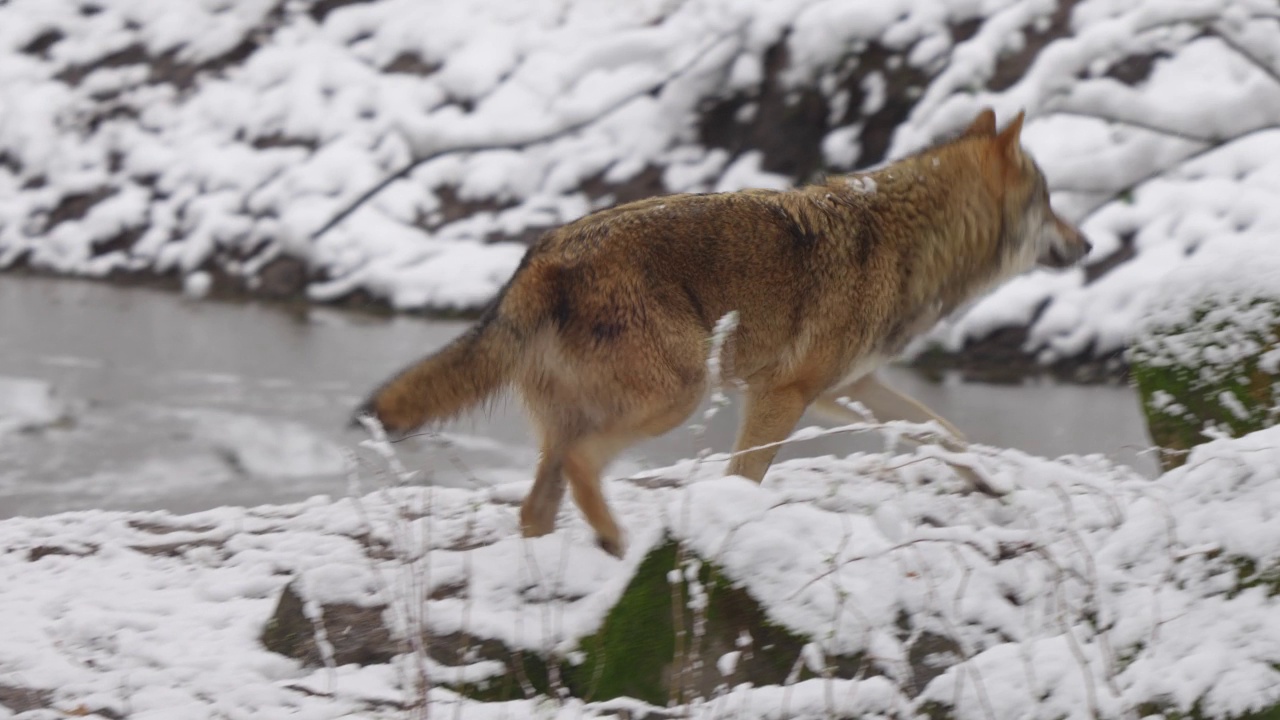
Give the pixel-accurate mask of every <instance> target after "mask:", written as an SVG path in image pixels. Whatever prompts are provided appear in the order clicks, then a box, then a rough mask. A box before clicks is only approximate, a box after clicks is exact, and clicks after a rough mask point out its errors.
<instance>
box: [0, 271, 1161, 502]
mask: <svg viewBox="0 0 1280 720" xmlns="http://www.w3.org/2000/svg"><path fill="white" fill-rule="evenodd" d="M465 327H466V323H462V322H441V321H428V320H422V319H419V318H409V317H392V318H381V317H373V316H368V315H361V314H354V313H347V312H342V311H336V310H328V309H323V308H320V309H316V308H312V309H306V310H298V309H292V310H291V309H288V308H284V307H280V306H271V305H261V304H238V303H213V302H193V301H190V300H186V299H184V298H182V297H181V296H178V295H174V294H171V293H166V292H161V291H155V290H148V289H140V288H122V287H116V286H111V285H107V284H101V283H92V282H82V281H73V280H57V279H44V278H28V277H16V276H0V379H8V380H13V379H22V380H25V381H27V384H28V385H31V384H32V381H35V382H39V383H46V384H48V385H50V386H52V388H53V390H54V392H55V393H56V396H57V398H58V401H59V402H60V403H61V404H62V406H63V407H64V408H65V413H64V414H65V415H66V418H67V419H66V420H65V421H62V422H58V423H55V424H54V425H53V426H51V427H47V428H44V429H41V430H39V431H36V432H8V433H4V432H0V517H9V516H14V515H40V514H48V513H53V512H60V511H64V510H79V509H89V508H116V509H160V508H163V509H170V510H175V511H193V510H199V509H203V508H208V507H214V506H218V505H225V504H237V505H245V504H259V503H266V502H288V501H294V500H300V499H304V498H306V497H310V496H312V495H316V494H322V493H323V494H329V495H342V494H345V493H347V492H348V477H347V474H346V473H345V472H344V471H343V455H342V451H343V449H344V448H351V447H353V446H355V445H356V444H357V443H358V442H359V441H360V440H361V439H362V437H363V435H362V434H361V433H360V432H359V431H355V430H351V429H349V428H347V426H346V423H347V418H348V415H349V413H350V410H351V408H353V407H354V406H355V405H356V404H357V403H358V402H359V401H360V400H361V399H362V398H363V397H364V395H365V393H367V392H368V391H369V389H370V388H372V387H373V386H374V385H376V384H377V383H378V382H379V381H381V380H382V379H384V378H385V377H386V376H387V375H388V374H390V373H391V372H393V371H395V370H397V369H399V368H400V367H401V366H403V365H405V364H406V363H408V362H409V361H410V360H412V359H415V358H417V357H419V356H421V355H423V354H425V353H427V352H429V351H430V350H432V349H434V348H436V347H439V346H440V345H442V344H444V343H445V342H447V341H448V340H449V339H450V338H452V337H453V336H455V335H456V334H458V333H459V332H461V331H462V330H463V329H464V328H465ZM886 377H887V378H888V380H889V381H890V382H891V383H892V384H893V385H895V386H896V387H898V388H900V389H902V390H905V391H906V392H908V393H910V394H912V395H914V396H915V397H917V398H919V399H920V400H922V401H923V402H925V403H926V404H927V405H929V406H930V407H932V408H934V409H935V410H937V411H938V412H939V413H940V414H942V415H943V416H945V417H947V418H948V419H950V420H952V421H953V422H955V423H956V424H957V425H958V426H959V427H960V428H962V429H963V430H964V431H965V432H966V433H967V434H968V435H969V437H970V439H971V440H974V441H976V442H982V443H987V444H991V445H999V446H1004V447H1013V448H1019V449H1021V450H1025V451H1027V452H1031V453H1035V454H1039V455H1046V456H1049V457H1054V456H1057V455H1062V454H1069V453H1079V454H1086V453H1103V454H1106V455H1107V456H1109V457H1111V458H1112V459H1114V460H1116V461H1118V462H1123V463H1128V464H1131V465H1134V466H1135V467H1138V468H1139V469H1140V470H1142V471H1143V472H1147V473H1152V472H1154V463H1153V462H1152V461H1151V460H1150V458H1149V457H1148V456H1145V455H1139V454H1138V452H1139V450H1141V449H1142V448H1144V447H1146V446H1147V445H1149V441H1148V440H1147V438H1146V435H1145V431H1144V430H1143V427H1142V423H1141V418H1140V415H1139V410H1138V404H1137V400H1136V398H1135V397H1134V395H1133V393H1132V391H1131V390H1129V389H1128V388H1124V387H1105V386H1073V385H1062V384H1055V383H1051V382H1044V383H1036V384H1029V385H1023V386H1017V387H1014V386H992V385H976V384H965V383H959V382H945V383H941V384H938V383H933V382H931V381H928V380H926V379H924V378H923V377H920V376H918V375H916V374H914V373H912V372H910V371H908V370H904V369H899V368H890V369H889V370H888V371H887V373H886ZM10 385H12V383H10ZM3 402H4V400H3V398H0V414H2V413H3V411H4V410H3ZM735 411H736V408H729V409H728V411H726V412H725V413H723V414H721V415H719V416H717V417H716V418H715V419H714V420H713V422H712V423H711V426H710V428H709V431H708V432H707V434H706V436H705V437H704V438H703V439H702V440H701V441H699V440H698V439H697V438H695V437H693V435H692V433H690V432H688V431H685V430H677V431H675V432H673V433H671V434H669V435H667V436H665V437H663V438H660V439H656V440H653V441H650V442H647V443H645V444H643V445H640V446H638V447H637V448H636V449H635V450H633V451H631V452H629V453H628V454H627V455H625V456H624V457H623V458H621V459H620V460H619V461H618V462H617V463H615V465H614V466H613V467H612V468H611V471H610V474H613V475H620V474H623V473H634V472H638V471H641V470H643V469H644V468H647V467H660V466H664V465H668V464H670V463H671V462H674V461H675V460H678V459H681V458H686V457H690V456H692V455H693V454H695V453H696V451H697V450H698V449H699V448H700V447H702V446H709V447H712V448H714V449H716V450H727V449H729V447H730V446H731V445H732V441H733V436H734V431H735V426H736V425H735V424H736V417H735ZM802 424H820V421H819V420H818V419H817V418H807V419H806V420H804V421H802ZM447 437H448V438H450V439H451V441H452V449H451V450H449V451H447V452H444V451H441V450H440V449H439V447H438V446H437V445H435V444H433V443H430V442H428V441H426V440H423V439H415V440H410V441H406V442H404V443H400V444H399V445H398V448H399V450H400V451H401V453H402V456H403V459H404V461H405V463H406V465H408V466H409V467H410V468H413V469H420V470H424V471H427V472H428V473H429V476H430V480H431V481H432V482H438V483H441V484H448V485H469V484H474V483H482V484H489V483H495V482H500V481H507V480H513V479H521V478H528V477H530V476H531V473H532V468H533V464H534V462H535V461H536V452H535V450H534V445H533V443H532V438H531V436H530V434H529V428H528V425H527V423H526V422H525V420H524V418H523V416H522V414H521V412H520V410H519V407H518V405H517V403H515V402H514V401H509V402H506V403H500V404H499V406H498V407H497V408H496V409H495V411H494V412H493V413H492V415H491V416H489V417H483V416H482V417H477V418H472V419H469V420H464V421H462V422H459V423H455V424H454V425H451V426H450V427H449V428H447ZM878 447H879V445H878V440H876V439H875V438H862V439H858V438H854V437H850V436H835V437H827V438H822V439H817V440H812V441H807V442H803V443H797V444H796V445H794V446H792V447H788V448H785V449H784V450H783V452H782V453H781V455H780V459H786V458H794V457H805V456H816V455H844V454H847V453H849V452H852V451H854V450H858V449H877V448H878ZM362 457H365V456H362ZM363 462H366V463H367V462H368V458H367V457H365V460H364V461H363ZM364 467H365V472H364V476H365V482H373V481H375V479H374V478H371V477H370V472H371V470H370V468H371V467H372V466H371V465H368V464H366V465H365V466H364Z"/></svg>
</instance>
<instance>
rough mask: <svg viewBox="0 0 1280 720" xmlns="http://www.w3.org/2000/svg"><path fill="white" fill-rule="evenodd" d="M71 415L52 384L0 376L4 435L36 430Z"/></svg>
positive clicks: (0, 430)
mask: <svg viewBox="0 0 1280 720" xmlns="http://www.w3.org/2000/svg"><path fill="white" fill-rule="evenodd" d="M66 417H68V408H67V407H66V405H65V403H63V402H62V401H60V400H59V399H58V398H57V396H56V394H55V393H54V390H53V386H52V385H50V384H49V383H46V382H43V381H40V380H33V379H29V378H15V377H3V376H0V436H4V435H6V434H9V433H14V432H23V431H28V432H29V431H34V430H39V429H41V428H44V427H48V426H49V425H52V424H54V423H57V422H58V421H60V420H62V419H64V418H66Z"/></svg>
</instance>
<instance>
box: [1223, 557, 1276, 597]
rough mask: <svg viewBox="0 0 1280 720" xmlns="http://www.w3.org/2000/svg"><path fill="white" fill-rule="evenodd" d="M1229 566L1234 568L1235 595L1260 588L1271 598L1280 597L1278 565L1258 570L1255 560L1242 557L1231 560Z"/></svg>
mask: <svg viewBox="0 0 1280 720" xmlns="http://www.w3.org/2000/svg"><path fill="white" fill-rule="evenodd" d="M1231 564H1232V565H1233V566H1235V568H1236V588H1235V593H1239V592H1241V591H1243V590H1249V589H1251V588H1257V587H1260V588H1266V590H1267V594H1268V595H1270V596H1272V597H1274V596H1276V595H1280V565H1269V566H1267V567H1263V568H1259V567H1258V563H1257V561H1256V560H1254V559H1253V558H1248V557H1243V556H1237V557H1234V558H1231Z"/></svg>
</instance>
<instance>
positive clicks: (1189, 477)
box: [0, 427, 1280, 719]
mask: <svg viewBox="0 0 1280 720" xmlns="http://www.w3.org/2000/svg"><path fill="white" fill-rule="evenodd" d="M888 431H889V432H896V430H895V429H894V428H893V427H890V428H888ZM1277 448H1280V428H1274V429H1270V430H1264V431H1261V432H1258V433H1254V434H1251V435H1248V436H1245V437H1243V438H1239V439H1231V440H1218V441H1214V442H1211V443H1209V444H1206V445H1203V446H1200V447H1198V448H1196V449H1195V450H1193V452H1192V453H1191V456H1190V458H1189V459H1188V463H1187V465H1186V466H1185V467H1183V468H1181V469H1179V470H1176V471H1173V472H1171V473H1168V474H1166V475H1165V476H1163V477H1161V478H1159V479H1156V480H1151V479H1148V478H1144V477H1141V476H1139V475H1137V474H1136V473H1134V472H1133V471H1131V470H1129V469H1127V468H1124V467H1121V466H1115V465H1111V464H1110V463H1108V462H1107V461H1105V460H1102V459H1101V458H1098V457H1063V458H1059V459H1057V460H1047V459H1043V458H1036V457H1032V456H1028V455H1025V454H1022V453H1019V452H1017V451H1012V450H998V449H995V448H987V447H982V446H971V447H969V448H967V449H966V450H964V451H942V450H940V449H938V448H928V449H922V450H919V451H916V452H915V453H909V454H905V455H894V454H879V453H869V454H866V453H859V454H855V455H851V456H849V457H847V458H842V459H837V458H830V457H828V458H814V459H805V460H797V461H792V462H788V463H784V464H782V465H780V466H778V467H777V468H775V470H774V471H773V472H772V473H771V475H770V476H769V477H768V478H767V479H766V482H765V483H764V484H763V485H756V484H754V483H751V482H748V481H746V480H743V479H741V478H734V477H721V476H720V474H721V473H722V472H723V468H724V462H725V460H724V458H723V457H715V456H712V457H710V458H707V459H706V460H702V461H687V462H685V463H682V464H680V465H677V466H675V467H672V468H668V469H666V470H662V471H658V472H657V473H656V474H652V473H651V474H650V475H649V476H648V477H646V478H643V479H629V478H623V479H619V480H614V481H612V482H611V483H610V484H609V487H608V493H609V496H610V502H611V504H612V505H613V507H614V508H615V510H616V512H617V513H618V516H619V518H620V519H621V521H622V523H623V525H624V527H625V528H626V529H627V530H628V532H629V538H628V540H629V546H628V550H627V553H626V555H625V557H624V558H623V559H622V560H617V559H615V558H613V557H612V556H609V555H607V554H606V553H604V552H603V551H601V550H600V549H598V548H597V547H596V546H595V544H594V542H593V539H592V537H591V532H590V529H589V527H588V526H587V525H586V524H585V522H584V521H583V520H582V519H581V517H580V516H579V515H578V513H577V511H576V510H575V509H573V508H572V507H571V506H570V505H569V504H568V503H566V507H565V508H564V510H563V511H562V513H561V515H560V518H559V523H558V526H559V530H558V531H557V532H555V533H553V534H551V535H548V536H545V537H542V538H536V539H523V538H521V537H519V529H518V526H519V522H518V517H517V514H518V502H519V500H520V499H521V498H522V497H523V494H524V493H525V492H526V491H527V489H528V487H529V483H528V482H527V481H525V482H519V483H504V484H499V485H495V486H492V487H488V488H485V489H479V490H469V489H450V488H430V487H428V488H423V487H401V488H384V489H379V490H376V491H375V492H373V493H371V494H367V495H363V496H362V495H359V494H356V495H353V496H352V497H350V498H346V499H339V500H331V499H328V498H324V497H317V498H313V499H312V500H309V501H306V502H303V503H299V504H295V505H287V506H263V507H257V508H236V507H224V508H219V509H215V510H210V511H206V512H201V513H196V514H192V515H172V514H168V513H165V512H106V511H90V512H79V513H68V514H62V515H54V516H50V517H44V518H15V519H11V520H6V521H3V522H0V584H2V585H3V587H5V588H6V591H5V593H3V594H0V635H2V636H3V637H5V639H6V641H5V642H4V643H0V686H4V687H19V688H25V689H28V690H34V691H39V692H47V693H48V697H49V698H50V700H49V702H50V706H51V707H53V708H56V709H58V710H60V711H62V712H64V713H71V712H72V711H74V710H77V709H79V711H80V712H82V713H83V712H98V713H99V714H102V715H110V714H113V713H114V714H125V715H137V716H141V717H272V716H279V715H282V714H284V713H286V712H288V713H293V714H296V715H297V716H299V717H313V718H338V717H360V716H366V715H367V714H368V713H370V712H373V711H375V710H376V709H378V708H381V707H384V706H385V704H386V703H392V704H399V703H402V702H410V701H412V700H413V699H414V698H415V697H417V695H416V694H415V693H418V692H419V689H417V688H415V687H414V686H413V684H412V683H411V682H409V681H408V680H407V679H406V678H407V677H411V676H412V675H413V672H414V671H413V670H412V668H413V667H414V666H413V664H412V663H413V661H412V658H411V657H410V656H401V657H400V658H399V659H397V660H396V661H395V662H393V663H392V664H390V665H373V666H368V667H364V668H358V667H355V666H347V667H340V668H332V669H321V670H319V671H313V670H308V669H305V668H302V667H300V666H299V665H298V664H297V663H296V662H295V661H292V660H289V659H286V658H284V657H281V656H277V655H274V654H272V653H270V652H268V651H266V650H265V649H263V648H262V647H261V645H260V644H259V641H258V637H259V635H260V633H261V631H262V628H263V625H264V623H265V622H266V620H267V618H268V617H270V615H271V613H272V611H273V609H274V604H275V601H276V598H277V597H278V594H279V592H280V590H281V589H282V588H283V586H284V585H285V584H286V583H288V582H289V581H290V580H291V579H293V578H299V579H300V583H301V584H300V587H301V588H302V590H301V592H303V594H304V597H306V598H308V601H309V602H310V603H339V602H342V603H355V604H358V605H362V606H375V607H376V606H382V605H388V606H389V607H388V610H387V611H386V612H385V613H384V618H385V620H386V622H388V623H389V625H390V626H391V627H392V628H394V629H397V630H399V631H402V632H403V631H405V630H408V629H412V628H415V627H424V628H427V629H429V630H430V631H431V632H433V633H450V632H456V631H466V632H469V633H472V634H474V635H477V636H479V637H483V638H495V639H499V640H501V641H503V642H504V643H506V644H508V645H509V646H511V647H517V648H525V649H529V650H535V651H540V652H557V653H563V654H566V655H567V654H570V653H572V652H574V651H575V641H576V639H577V638H580V637H582V636H584V635H586V634H589V633H591V632H593V631H594V630H595V629H596V628H598V626H599V624H600V622H601V621H602V619H603V617H604V615H605V613H606V612H607V610H608V608H609V607H610V606H611V605H612V604H613V602H614V601H615V600H616V598H617V597H618V595H619V594H620V593H621V592H622V590H623V588H624V587H625V585H626V583H627V582H628V580H629V578H630V574H631V573H632V572H633V571H634V569H635V568H636V567H637V566H638V564H639V562H640V561H641V560H642V559H643V557H644V556H645V554H646V553H647V551H648V550H649V549H650V548H652V547H654V546H656V545H657V544H658V543H659V542H661V541H662V538H663V537H664V536H668V535H669V536H673V537H675V538H677V539H678V540H680V541H681V542H684V543H686V544H687V546H688V547H689V548H690V549H692V550H693V551H695V552H696V553H697V554H698V555H699V556H701V557H702V558H704V559H706V560H709V561H712V562H715V563H716V564H717V565H718V566H720V567H721V568H722V569H723V571H724V572H725V573H726V574H727V575H728V576H729V577H730V578H733V579H734V580H735V581H737V582H738V583H740V584H741V585H742V586H743V587H745V588H746V589H747V590H748V592H750V593H751V594H752V595H753V596H754V597H756V598H757V599H759V600H760V601H761V602H762V604H763V605H764V606H765V608H766V612H767V613H768V615H769V617H770V619H771V620H772V621H774V622H777V623H780V624H782V625H784V626H786V627H789V628H791V629H793V630H795V631H798V632H801V633H804V634H806V635H807V636H809V637H811V638H812V640H811V642H810V643H809V644H807V645H806V646H805V650H804V652H803V653H802V657H801V658H798V659H797V660H798V661H800V662H803V663H806V664H808V665H809V666H811V667H813V668H816V670H817V671H819V672H820V671H822V670H823V669H824V668H825V666H826V663H827V662H828V661H829V658H832V657H833V656H834V655H839V654H849V653H854V652H864V653H867V654H868V656H869V658H870V659H871V660H872V665H873V667H874V670H875V672H873V673H871V674H869V675H866V676H864V677H861V678H858V679H831V680H823V681H806V682H797V683H790V684H788V685H784V686H770V687H755V688H753V687H750V686H739V687H725V688H724V689H723V691H722V692H721V693H720V694H718V695H717V696H715V697H712V698H707V699H705V700H704V701H702V702H701V703H699V704H696V705H694V706H691V707H690V708H688V709H689V711H690V716H692V717H703V718H713V717H714V718H722V717H723V718H727V717H736V718H766V717H797V718H798V717H811V716H814V715H823V716H825V715H826V714H828V713H829V712H831V711H833V710H835V711H839V712H843V713H846V714H856V715H860V714H868V713H872V714H880V715H888V716H894V717H907V716H910V715H913V714H915V713H917V712H919V711H920V709H921V708H922V707H923V705H924V704H925V703H928V702H931V701H936V702H940V703H942V704H944V705H946V706H952V707H953V708H954V713H955V716H956V717H958V718H975V719H976V718H1046V719H1048V718H1089V717H1122V716H1128V715H1129V714H1131V713H1132V712H1134V711H1135V709H1136V708H1138V707H1139V706H1150V705H1148V704H1151V703H1154V704H1156V705H1157V706H1160V707H1165V708H1168V710H1169V711H1170V712H1178V713H1184V712H1188V711H1190V709H1191V707H1192V706H1193V705H1194V706H1195V707H1196V708H1197V709H1198V711H1199V712H1201V713H1203V714H1204V715H1205V716H1206V717H1234V716H1238V715H1240V714H1242V713H1245V712H1247V711H1249V710H1256V709H1259V708H1263V707H1268V706H1271V705H1274V704H1275V703H1277V702H1280V666H1278V665H1277V664H1276V663H1277V659H1280V623H1277V622H1276V618H1277V617H1280V607H1278V604H1280V597H1277V596H1275V595H1273V594H1269V593H1268V592H1267V590H1266V588H1265V587H1253V588H1246V589H1237V584H1238V582H1239V581H1240V579H1241V578H1240V576H1239V572H1240V567H1241V566H1240V565H1239V560H1240V559H1242V558H1243V559H1248V560H1249V562H1251V563H1253V565H1254V566H1255V567H1257V568H1259V569H1262V570H1266V569H1267V568H1274V567H1276V566H1277V564H1278V563H1280V527H1278V526H1277V525H1276V523H1275V522H1274V518H1275V517H1276V516H1277V515H1278V514H1280V494H1277V493H1276V492H1275V491H1274V486H1275V482H1276V475H1277V472H1278V471H1280V450H1277ZM961 463H963V464H966V465H970V466H973V467H977V468H980V469H981V471H982V473H983V474H984V475H987V476H989V477H990V478H991V479H992V483H991V484H992V485H993V486H996V487H1005V488H1008V492H1007V493H1005V494H1004V495H1001V496H989V495H983V494H979V493H974V492H972V490H971V488H970V487H969V485H968V483H967V481H965V480H964V479H963V477H962V476H960V475H957V474H956V473H955V472H954V471H953V470H952V467H954V464H961ZM368 471H369V467H367V466H361V467H360V468H359V472H358V475H367V474H368ZM685 575H686V576H687V575H688V573H687V572H686V573H685ZM412 597H428V598H430V599H428V600H426V601H425V603H423V604H422V605H421V606H419V607H420V609H411V608H412V606H413V605H414V603H413V602H411V601H410V598H412ZM316 607H318V606H316ZM922 633H931V634H934V635H942V636H944V637H948V638H952V639H954V640H955V641H956V642H957V643H958V648H959V650H960V656H959V657H952V658H950V661H949V663H948V664H949V665H950V667H947V669H946V670H945V672H943V673H942V674H941V675H939V676H937V677H936V678H934V679H932V680H931V681H929V682H928V683H927V684H926V685H925V686H924V687H923V688H921V691H920V693H919V694H918V695H917V694H913V693H911V692H908V691H906V690H904V688H910V687H912V685H913V681H912V678H911V673H912V670H911V665H910V664H909V663H908V661H907V657H908V654H909V652H910V648H911V646H912V644H913V643H915V642H917V641H918V640H920V638H921V637H922ZM750 643H751V640H750V638H740V639H739V641H738V643H737V644H738V647H739V650H741V649H742V648H743V647H745V646H749V645H750ZM736 660H737V656H736V655H734V654H733V653H730V654H728V655H725V656H723V657H721V658H720V659H719V661H718V662H717V667H718V668H719V669H720V670H721V671H722V672H731V671H732V668H733V665H734V663H735V662H736ZM428 669H429V672H430V674H431V676H432V677H433V678H434V680H435V681H436V682H440V681H443V680H447V679H449V678H458V677H471V678H476V677H480V676H483V675H487V674H489V673H492V672H493V671H494V669H495V668H494V667H493V665H492V663H486V662H484V661H481V660H480V659H478V658H477V659H476V661H475V662H474V663H472V664H470V665H462V666H458V667H447V666H443V665H440V664H439V663H436V662H435V661H432V662H431V663H428ZM430 697H431V700H432V704H433V711H435V710H440V711H448V712H452V711H453V710H454V709H456V710H457V711H458V712H459V713H460V716H461V717H503V716H505V717H525V716H541V717H565V718H568V717H611V716H613V715H614V714H615V713H617V712H618V707H619V705H617V703H616V702H615V703H613V704H610V703H596V704H592V703H587V704H583V703H582V702H580V701H576V700H564V701H556V700H553V699H548V698H542V699H535V700H530V701H524V702H514V703H494V704H484V703H478V702H473V701H468V700H463V699H459V698H458V697H457V696H455V695H453V694H452V693H450V692H449V691H447V690H446V689H444V688H439V687H437V688H435V689H433V690H431V693H430ZM535 709H536V712H535ZM73 714H74V713H73Z"/></svg>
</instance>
